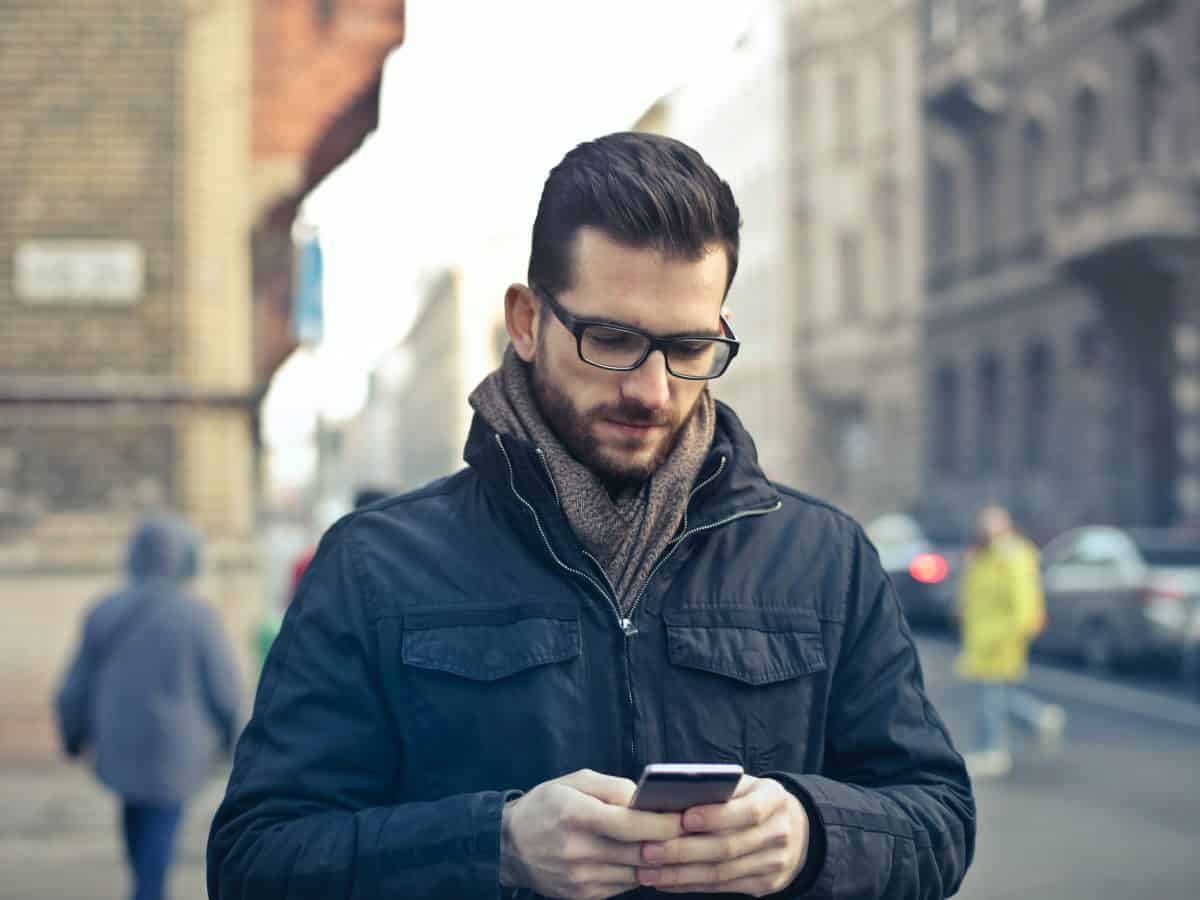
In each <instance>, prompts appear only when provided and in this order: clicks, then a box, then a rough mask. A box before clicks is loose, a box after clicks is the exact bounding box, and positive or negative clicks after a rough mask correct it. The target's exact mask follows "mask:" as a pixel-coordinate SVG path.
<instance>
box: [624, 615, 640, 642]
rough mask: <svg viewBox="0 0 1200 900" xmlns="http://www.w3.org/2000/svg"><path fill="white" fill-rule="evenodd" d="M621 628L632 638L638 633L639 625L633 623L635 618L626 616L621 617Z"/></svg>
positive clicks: (626, 635)
mask: <svg viewBox="0 0 1200 900" xmlns="http://www.w3.org/2000/svg"><path fill="white" fill-rule="evenodd" d="M621 630H622V631H623V632H625V637H627V638H631V637H633V636H634V635H635V634H637V633H638V629H637V626H636V625H634V624H633V619H631V618H629V617H628V616H624V617H622V619H621Z"/></svg>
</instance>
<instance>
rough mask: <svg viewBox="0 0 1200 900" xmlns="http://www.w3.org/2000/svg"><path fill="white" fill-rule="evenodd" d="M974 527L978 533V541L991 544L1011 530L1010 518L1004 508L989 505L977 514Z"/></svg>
mask: <svg viewBox="0 0 1200 900" xmlns="http://www.w3.org/2000/svg"><path fill="white" fill-rule="evenodd" d="M975 528H976V530H977V531H978V533H979V539H980V541H982V542H983V543H984V544H992V543H994V542H995V541H996V540H998V539H999V538H1001V537H1003V536H1004V535H1006V534H1008V533H1009V532H1010V531H1012V520H1011V519H1010V518H1009V516H1008V513H1007V512H1006V511H1005V510H1003V509H999V508H997V507H989V508H987V509H985V510H983V511H982V512H981V513H980V514H979V518H978V520H977V522H976V524H975Z"/></svg>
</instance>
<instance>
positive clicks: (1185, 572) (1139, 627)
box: [1036, 526, 1200, 670]
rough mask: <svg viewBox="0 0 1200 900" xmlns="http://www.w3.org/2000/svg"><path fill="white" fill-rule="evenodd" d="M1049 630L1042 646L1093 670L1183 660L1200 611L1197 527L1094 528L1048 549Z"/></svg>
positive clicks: (1041, 640) (1053, 543)
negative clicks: (1191, 529) (1185, 530)
mask: <svg viewBox="0 0 1200 900" xmlns="http://www.w3.org/2000/svg"><path fill="white" fill-rule="evenodd" d="M1042 577H1043V580H1044V584H1045V590H1046V616H1047V623H1046V628H1045V631H1044V632H1043V633H1042V635H1041V636H1040V637H1039V638H1038V640H1037V643H1036V647H1037V649H1039V650H1043V651H1047V652H1051V653H1063V654H1069V655H1072V656H1074V657H1076V658H1078V659H1080V660H1082V661H1083V662H1084V663H1085V664H1086V665H1087V666H1088V667H1089V668H1093V669H1097V670H1105V669H1110V668H1112V667H1113V666H1115V665H1118V664H1121V663H1134V662H1141V661H1150V660H1155V659H1158V660H1167V661H1169V662H1171V663H1174V664H1179V663H1181V662H1182V661H1183V659H1184V655H1185V654H1184V647H1185V645H1186V643H1187V638H1188V633H1189V631H1190V630H1191V627H1192V624H1193V622H1195V620H1196V619H1195V617H1196V616H1197V615H1198V614H1200V613H1198V610H1200V542H1197V540H1196V537H1195V535H1194V533H1187V534H1184V533H1181V532H1172V531H1170V530H1166V529H1119V528H1111V527H1100V526H1090V527H1085V528H1078V529H1075V530H1072V531H1068V532H1066V533H1065V534H1062V535H1060V536H1059V537H1057V538H1055V539H1054V540H1053V541H1051V542H1050V543H1049V544H1048V545H1047V546H1046V548H1045V549H1044V550H1043V551H1042Z"/></svg>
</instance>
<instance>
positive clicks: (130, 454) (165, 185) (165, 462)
mask: <svg viewBox="0 0 1200 900" xmlns="http://www.w3.org/2000/svg"><path fill="white" fill-rule="evenodd" d="M285 6H286V7H289V8H290V9H291V11H292V12H293V13H294V14H295V15H301V14H303V15H307V16H309V17H312V18H315V19H316V20H318V21H320V16H322V15H323V14H324V12H325V10H326V8H327V7H328V8H329V9H330V10H333V6H332V5H331V4H327V3H307V2H304V3H301V2H287V3H284V2H278V3H265V2H264V3H261V4H260V6H259V8H257V9H256V8H255V7H254V5H253V3H252V2H251V0H212V2H208V3H203V4H194V3H185V2H183V0H142V2H137V3H133V2H130V0H87V2H75V3H66V2H64V0H47V2H41V3H36V4H19V5H18V6H17V7H15V8H10V9H6V10H5V19H4V26H3V28H0V105H2V106H3V108H4V110H5V117H4V120H3V122H2V123H0V605H2V608H3V609H4V612H5V615H6V627H5V628H4V629H3V634H4V637H3V638H2V639H0V685H3V688H2V690H0V723H2V724H0V758H4V759H13V758H20V757H25V758H30V757H44V756H45V755H47V754H48V753H51V752H52V749H51V748H52V746H53V741H52V733H51V729H50V720H49V702H50V695H51V691H52V687H53V684H54V682H55V679H56V678H57V676H58V673H59V672H60V670H61V667H62V665H63V662H64V659H65V657H66V655H67V653H68V652H69V650H70V648H71V647H72V645H73V644H74V642H75V640H76V639H77V633H78V622H79V615H80V612H81V611H82V610H83V609H84V608H85V607H86V605H87V604H88V603H89V602H90V601H91V600H92V599H94V598H95V596H96V595H97V594H98V593H100V592H101V591H103V590H106V589H108V588H111V587H113V586H115V585H116V584H117V582H118V580H119V578H120V568H121V563H122V556H123V550H124V543H125V541H126V539H127V537H128V533H129V531H130V529H131V528H132V526H133V524H134V523H135V522H136V520H137V519H138V518H139V517H140V516H141V515H142V514H144V512H145V511H147V510H151V509H156V508H161V507H171V508H174V509H177V510H179V511H181V512H182V513H183V514H185V515H186V516H187V517H188V518H189V519H191V520H192V521H193V522H195V523H196V524H197V525H198V526H200V528H201V529H202V530H203V532H204V534H205V537H206V544H207V546H206V561H207V568H206V575H205V577H204V578H203V580H202V582H201V584H199V585H198V590H199V591H200V592H201V593H202V594H204V595H205V596H207V597H208V598H210V599H211V600H213V601H214V602H216V603H217V605H218V606H219V607H220V608H221V609H222V611H223V613H224V614H225V616H226V621H227V626H228V628H229V631H230V633H231V636H232V637H233V638H234V639H235V643H236V644H237V645H238V646H239V648H241V647H244V646H245V645H246V640H245V635H247V634H248V631H249V627H250V622H251V619H252V617H253V616H254V615H256V614H257V612H258V610H259V607H260V602H261V597H260V588H259V582H258V576H257V551H256V546H255V542H254V535H255V518H256V517H255V514H256V479H255V462H256V460H255V451H254V427H253V426H254V421H255V416H256V410H255V406H256V403H257V399H258V397H259V396H260V394H261V389H260V387H259V386H260V385H261V384H262V383H263V381H264V380H265V378H266V377H267V376H269V373H270V371H271V369H272V368H273V366H274V365H275V364H277V362H278V360H279V359H280V358H282V356H281V352H282V351H281V350H280V349H279V347H280V346H282V345H283V344H285V343H286V331H284V330H282V328H281V327H280V325H279V324H278V323H279V321H280V320H279V317H275V319H274V320H273V321H274V324H272V320H271V319H270V317H267V319H266V325H265V326H264V325H263V318H262V317H260V320H259V322H258V327H257V328H256V322H255V313H254V304H253V301H252V289H251V284H252V280H251V242H250V240H249V236H250V234H251V230H252V228H251V226H252V224H253V223H254V222H255V220H256V219H257V218H258V215H259V209H258V207H259V206H260V205H261V202H262V201H261V198H263V197H264V196H267V195H270V194H271V193H272V192H271V191H269V190H267V189H266V188H265V187H264V186H263V185H264V180H265V178H266V176H263V175H262V170H261V169H256V167H255V165H254V159H255V158H256V157H257V158H258V159H260V160H261V159H263V158H265V157H266V156H267V154H266V152H265V151H261V148H260V146H259V142H258V139H257V137H256V135H255V134H253V133H252V121H254V120H255V119H256V118H258V117H260V116H261V115H262V109H263V107H264V104H265V105H267V106H269V105H270V102H271V99H270V98H271V96H272V95H271V94H270V92H269V91H266V90H265V89H264V90H263V91H260V92H259V93H258V94H257V96H255V95H254V94H253V93H252V90H251V85H252V84H253V83H258V82H259V79H257V78H256V77H255V70H256V67H257V62H256V59H255V53H256V52H258V53H259V54H260V55H261V54H262V45H263V35H262V32H261V30H260V31H259V33H258V35H257V41H256V39H255V38H256V34H255V27H254V26H255V22H256V21H257V23H258V24H259V25H260V26H262V25H263V23H264V22H267V23H269V22H270V21H272V20H271V19H270V17H268V16H266V13H267V12H268V11H274V10H267V7H272V8H274V7H285ZM341 7H345V8H346V11H345V12H343V10H342V8H341ZM402 9H403V7H402V4H399V3H395V2H392V3H386V4H385V3H381V2H378V0H375V2H369V0H362V2H361V3H358V4H354V3H349V2H347V3H345V4H341V5H339V8H338V10H337V12H336V14H335V20H336V21H335V20H331V21H330V23H329V24H328V25H324V24H323V25H322V27H325V28H326V29H327V31H328V33H329V34H330V35H332V36H337V35H341V34H343V33H349V34H351V35H357V34H359V33H360V32H361V31H362V30H363V22H364V21H365V19H369V18H371V17H375V18H379V17H383V18H385V19H386V20H387V21H388V22H389V23H390V29H391V30H390V32H389V34H390V35H391V40H392V42H393V43H394V42H395V40H398V39H399V38H398V35H399V33H400V31H399V30H398V29H399V28H402V18H400V17H401V16H402ZM297 10H299V11H297ZM356 10H357V11H356ZM343 15H345V16H347V17H348V18H347V20H346V22H345V24H344V25H342V24H338V21H341V20H340V19H338V17H341V16H343ZM364 17H365V18H364ZM367 30H369V29H367ZM300 33H301V34H303V33H304V32H303V31H301V32H300ZM292 34H293V35H295V34H296V32H295V30H293V32H292ZM356 42H358V43H357V44H356ZM321 44H322V40H316V41H315V43H310V44H309V45H307V47H306V49H307V50H308V52H310V53H315V52H317V51H316V50H314V49H312V48H313V47H316V46H319V45H321ZM360 44H361V41H359V39H358V38H357V37H356V38H354V40H352V41H350V45H351V46H355V45H360ZM344 50H345V48H343V51H344ZM299 58H301V59H303V58H304V54H303V53H300V54H299ZM373 60H374V65H375V68H374V70H373V71H371V72H370V73H369V75H367V76H363V75H362V73H361V70H360V69H359V68H358V66H359V65H360V64H359V63H358V62H356V63H355V65H354V66H351V67H350V68H352V69H355V71H357V72H359V84H358V86H357V87H358V89H357V90H354V89H351V88H347V87H345V86H344V85H343V84H342V83H341V82H340V81H339V82H337V85H338V91H337V93H336V98H335V100H334V102H332V103H331V104H329V105H328V106H326V105H323V104H318V103H317V102H316V101H317V98H320V97H322V96H323V95H322V92H321V91H320V90H319V89H318V87H316V86H314V85H312V84H311V83H310V84H309V85H308V89H309V91H310V97H311V98H313V105H314V107H316V106H319V107H320V109H321V112H322V115H321V116H320V118H319V120H318V122H317V123H316V124H315V125H314V126H313V128H312V129H311V133H310V139H309V141H308V143H307V144H305V148H304V153H303V154H302V164H301V166H300V169H301V173H302V176H301V177H300V178H299V179H298V180H295V179H293V180H291V181H286V179H277V180H276V183H281V182H285V181H286V183H287V189H289V190H292V191H300V190H303V189H304V188H305V187H306V186H307V185H309V184H311V183H315V179H317V178H319V177H320V175H321V174H323V172H325V171H328V170H329V169H331V168H332V167H333V166H334V165H336V164H337V162H340V161H341V159H343V158H344V157H345V156H346V155H348V154H349V152H350V151H351V150H352V149H353V147H354V146H356V145H357V143H358V141H359V140H361V137H362V134H364V133H365V131H361V130H359V131H356V130H355V128H361V127H362V126H361V123H363V122H368V123H369V122H372V121H373V118H372V116H371V115H369V113H371V112H372V111H373V110H372V109H368V110H367V111H366V112H367V113H368V114H367V115H364V114H361V113H360V114H358V115H354V114H353V113H354V112H355V110H360V109H361V107H362V106H364V105H366V106H369V105H370V104H369V100H370V96H371V95H370V94H369V92H368V93H366V96H367V101H362V100H361V98H362V97H363V96H364V88H369V87H370V85H371V84H372V83H374V82H376V81H377V79H378V76H379V65H380V64H381V63H382V52H377V53H376V54H375V56H374V57H373ZM295 61H296V57H293V59H292V62H295ZM278 65H282V64H277V66H278ZM364 79H365V84H364ZM376 94H377V91H376ZM348 98H349V99H348ZM288 102H289V109H290V110H291V112H289V113H288V114H289V115H296V114H299V111H300V110H299V107H298V105H297V103H296V101H295V98H294V96H293V97H292V99H291V100H289V101H288ZM356 103H357V105H356ZM347 108H350V113H349V114H348V113H347V112H346V110H347ZM346 121H351V122H353V123H355V127H345V126H344V125H343V123H345V122H346ZM339 126H342V127H339ZM368 130H369V129H368ZM256 150H259V151H260V152H257V153H256V152H255V151H256ZM339 154H340V155H339ZM274 194H275V196H278V190H277V191H275V192H274ZM289 226H290V222H289ZM283 321H286V320H283ZM272 342H273V343H272ZM256 344H257V345H259V346H262V345H270V348H274V349H270V348H269V349H270V352H268V351H259V352H258V353H257V354H256V351H255V348H256Z"/></svg>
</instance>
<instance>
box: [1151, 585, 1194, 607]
mask: <svg viewBox="0 0 1200 900" xmlns="http://www.w3.org/2000/svg"><path fill="white" fill-rule="evenodd" d="M1186 599H1187V594H1185V593H1184V592H1183V591H1182V590H1180V589H1179V588H1177V587H1174V586H1173V585H1165V584H1157V585H1151V586H1150V587H1147V588H1144V589H1143V590H1142V604H1143V605H1144V606H1167V605H1174V604H1176V603H1182V602H1183V601H1184V600H1186Z"/></svg>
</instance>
